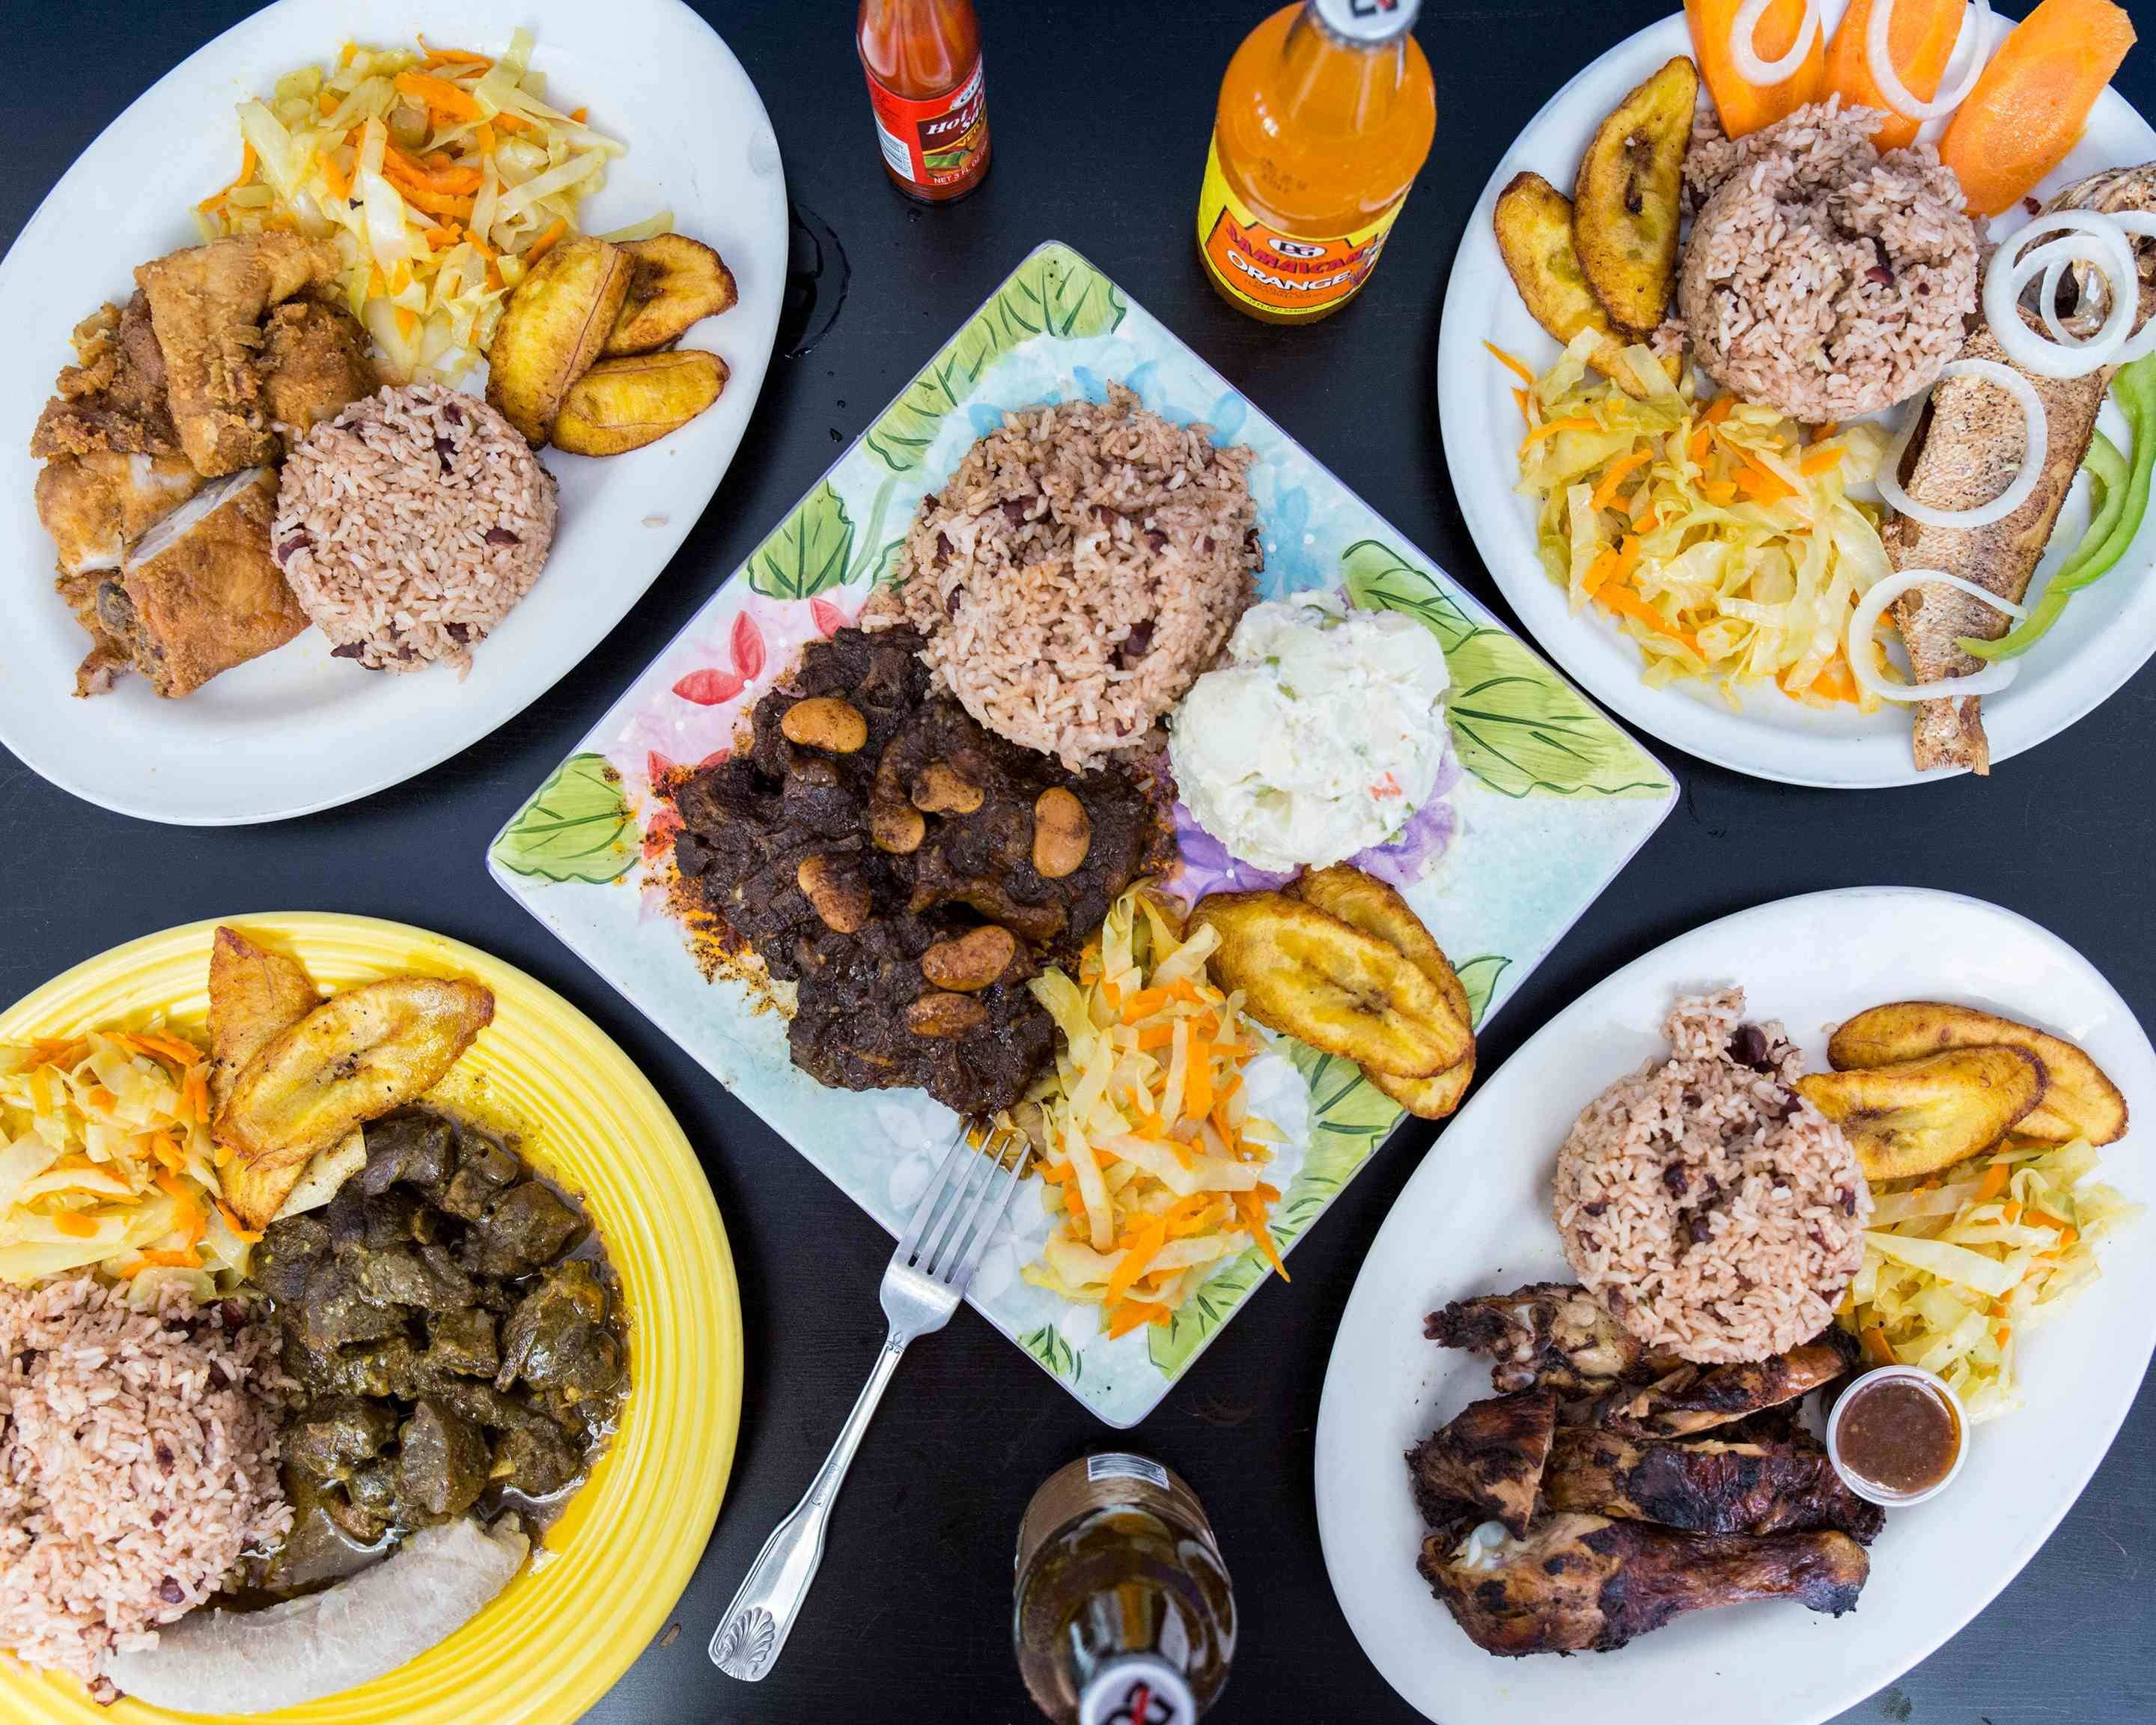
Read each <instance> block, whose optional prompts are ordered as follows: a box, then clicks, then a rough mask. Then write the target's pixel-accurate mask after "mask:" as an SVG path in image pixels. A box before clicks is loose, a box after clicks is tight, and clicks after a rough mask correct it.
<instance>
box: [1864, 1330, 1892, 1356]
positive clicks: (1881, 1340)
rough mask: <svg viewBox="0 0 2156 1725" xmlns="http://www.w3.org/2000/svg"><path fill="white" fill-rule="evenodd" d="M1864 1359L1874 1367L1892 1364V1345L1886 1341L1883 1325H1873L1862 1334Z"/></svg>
mask: <svg viewBox="0 0 2156 1725" xmlns="http://www.w3.org/2000/svg"><path fill="white" fill-rule="evenodd" d="M1864 1357H1865V1358H1866V1359H1868V1360H1870V1361H1871V1362H1872V1363H1873V1364H1875V1365H1881V1366H1891V1365H1892V1364H1893V1363H1894V1344H1893V1343H1891V1342H1889V1341H1888V1340H1887V1339H1886V1327H1885V1326H1884V1325H1881V1324H1874V1325H1873V1326H1872V1327H1871V1328H1870V1329H1868V1330H1866V1332H1864Z"/></svg>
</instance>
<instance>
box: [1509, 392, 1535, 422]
mask: <svg viewBox="0 0 2156 1725" xmlns="http://www.w3.org/2000/svg"><path fill="white" fill-rule="evenodd" d="M1512 403H1513V405H1514V406H1515V407H1517V408H1519V410H1520V418H1521V419H1522V422H1523V423H1525V424H1527V425H1530V426H1532V424H1534V423H1535V416H1534V415H1533V414H1532V413H1529V412H1528V411H1527V391H1526V390H1524V389H1515V390H1514V391H1513V392H1512Z"/></svg>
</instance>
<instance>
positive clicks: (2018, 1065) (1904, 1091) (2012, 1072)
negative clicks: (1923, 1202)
mask: <svg viewBox="0 0 2156 1725" xmlns="http://www.w3.org/2000/svg"><path fill="white" fill-rule="evenodd" d="M1797 1091H1798V1092H1799V1094H1800V1095H1801V1096H1803V1097H1804V1100H1805V1101H1808V1102H1809V1103H1810V1104H1811V1105H1812V1106H1814V1107H1815V1108H1817V1109H1818V1110H1819V1111H1820V1113H1822V1114H1824V1115H1825V1116H1826V1117H1827V1118H1828V1119H1829V1120H1831V1121H1834V1122H1836V1123H1837V1124H1838V1125H1839V1126H1840V1127H1841V1129H1842V1130H1843V1131H1844V1132H1847V1133H1848V1134H1849V1141H1850V1142H1851V1144H1852V1145H1854V1146H1855V1147H1856V1160H1857V1163H1858V1165H1859V1166H1860V1167H1861V1168H1863V1170H1864V1175H1865V1178H1866V1179H1870V1180H1896V1179H1902V1178H1906V1177H1907V1176H1908V1175H1911V1174H1929V1173H1938V1170H1939V1169H1941V1168H1951V1167H1952V1166H1953V1164H1954V1163H1957V1162H1959V1161H1961V1160H1962V1159H1963V1158H1964V1157H1969V1156H1974V1155H1975V1154H1976V1153H1977V1152H1979V1150H1985V1149H1989V1147H1991V1146H1992V1145H1994V1144H1995V1143H1997V1142H1999V1140H2000V1139H2001V1138H2003V1137H2005V1136H2006V1132H2007V1128H2008V1127H2011V1126H2012V1125H2013V1124H2014V1123H2015V1122H2016V1121H2018V1120H2020V1119H2021V1118H2022V1117H2024V1116H2025V1115H2026V1114H2027V1113H2028V1112H2029V1111H2030V1110H2031V1109H2032V1108H2034V1107H2035V1106H2036V1104H2037V1103H2038V1102H2039V1101H2040V1100H2041V1099H2042V1097H2043V1095H2044V1063H2043V1062H2042V1061H2041V1060H2039V1059H2037V1058H2036V1056H2035V1055H2032V1054H2030V1052H2029V1050H2026V1049H2025V1048H2009V1047H2005V1046H2003V1045H2001V1046H1996V1047H1990V1048H1950V1049H1948V1050H1945V1051H1944V1052H1943V1053H1940V1054H1935V1055H1927V1056H1926V1057H1925V1058H1924V1059H1922V1060H1906V1061H1903V1062H1902V1063H1900V1064H1899V1065H1892V1066H1867V1067H1862V1068H1859V1069H1857V1070H1851V1071H1844V1072H1808V1073H1806V1074H1805V1075H1804V1076H1803V1077H1801V1078H1799V1080H1798V1081H1797Z"/></svg>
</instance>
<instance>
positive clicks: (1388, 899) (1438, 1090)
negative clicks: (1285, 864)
mask: <svg viewBox="0 0 2156 1725" xmlns="http://www.w3.org/2000/svg"><path fill="white" fill-rule="evenodd" d="M1288 891H1289V892H1290V893H1291V894H1292V895H1293V896H1295V897H1296V898H1299V899H1301V900H1302V901H1304V902H1305V903H1306V904H1312V905H1315V906H1317V908H1318V909H1319V910H1321V911H1324V912H1325V913H1326V914H1327V916H1337V917H1338V918H1339V919H1340V920H1341V921H1342V922H1345V923H1346V924H1347V926H1348V927H1351V928H1359V929H1360V930H1362V932H1363V933H1365V934H1368V935H1375V936H1376V937H1378V939H1379V940H1381V941H1383V942H1385V943H1386V944H1387V945H1388V946H1390V947H1394V948H1395V949H1396V950H1397V951H1398V952H1399V954H1400V956H1401V957H1404V958H1405V959H1406V960H1407V961H1408V963H1410V964H1412V965H1414V968H1416V969H1417V970H1419V971H1420V972H1421V973H1423V974H1424V976H1426V977H1428V978H1430V981H1431V983H1433V984H1435V987H1436V988H1437V992H1438V993H1439V994H1440V996H1442V997H1443V999H1444V1001H1445V1006H1446V1009H1448V1010H1449V1011H1450V1013H1451V1014H1452V1015H1453V1017H1455V1019H1458V1020H1459V1021H1460V1024H1463V1025H1466V1026H1467V1027H1469V1028H1468V1044H1467V1053H1466V1055H1464V1056H1463V1057H1462V1058H1461V1059H1460V1060H1457V1061H1455V1062H1454V1064H1453V1065H1450V1066H1448V1067H1447V1068H1445V1070H1444V1071H1442V1072H1440V1073H1439V1074H1438V1075H1437V1076H1435V1077H1434V1078H1396V1077H1394V1076H1392V1075H1391V1074H1390V1073H1386V1072H1374V1071H1373V1072H1367V1073H1365V1074H1364V1075H1363V1076H1365V1077H1367V1078H1368V1080H1369V1081H1370V1082H1371V1083H1373V1084H1374V1085H1375V1086H1377V1087H1378V1089H1379V1090H1381V1091H1383V1092H1384V1093H1385V1094H1386V1095H1387V1096H1390V1097H1391V1098H1392V1099H1393V1100H1394V1101H1396V1102H1398V1103H1399V1105H1400V1106H1402V1107H1403V1108H1404V1109H1406V1110H1407V1111H1408V1112H1409V1113H1410V1114H1414V1115H1418V1116H1419V1117H1421V1118H1423V1119H1424V1120H1442V1119H1444V1118H1445V1116H1446V1115H1448V1114H1450V1113H1451V1112H1452V1111H1453V1110H1454V1109H1455V1108H1457V1107H1458V1106H1460V1098H1461V1097H1462V1096H1465V1095H1466V1093H1467V1086H1468V1081H1470V1080H1471V1079H1472V1078H1473V1077H1474V1076H1475V1042H1474V1029H1473V1025H1474V1023H1475V1011H1474V1008H1473V1006H1472V1005H1471V1004H1470V1003H1469V1001H1468V999H1467V989H1466V987H1465V985H1464V984H1462V983H1461V982H1460V976H1459V973H1457V972H1456V971H1455V970H1454V969H1453V968H1452V963H1451V961H1450V959H1448V958H1447V957H1445V950H1444V948H1443V947H1440V946H1439V945H1438V943H1437V942H1436V940H1435V938H1434V937H1432V936H1431V934H1430V930H1429V929H1428V928H1426V927H1424V926H1423V920H1422V918H1421V917H1419V916H1416V915H1415V913H1414V906H1411V905H1410V904H1409V903H1408V901H1406V900H1405V899H1404V898H1403V897H1402V896H1400V895H1399V893H1398V892H1396V891H1394V890H1393V888H1391V887H1390V886H1387V885H1386V884H1385V883H1384V882H1383V881H1382V880H1378V879H1377V878H1376V877H1375V876H1373V875H1366V874H1364V873H1363V870H1360V869H1356V868H1350V867H1349V866H1348V865H1347V864H1346V863H1335V864H1333V865H1332V867H1330V868H1326V869H1319V870H1316V871H1315V872H1314V873H1312V874H1308V875H1304V876H1303V877H1302V878H1301V880H1297V881H1296V882H1295V883H1294V884H1293V885H1292V886H1290V887H1289V888H1288Z"/></svg>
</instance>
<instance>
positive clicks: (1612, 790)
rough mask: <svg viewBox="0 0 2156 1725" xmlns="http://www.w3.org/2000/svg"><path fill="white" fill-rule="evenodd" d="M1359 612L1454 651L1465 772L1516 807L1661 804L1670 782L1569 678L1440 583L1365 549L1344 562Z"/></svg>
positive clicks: (1452, 718)
mask: <svg viewBox="0 0 2156 1725" xmlns="http://www.w3.org/2000/svg"><path fill="white" fill-rule="evenodd" d="M1340 567H1341V574H1342V579H1343V581H1344V582H1345V583H1346V586H1347V596H1348V599H1349V601H1350V603H1353V604H1355V605H1357V606H1358V607H1360V608H1364V609H1368V610H1387V611H1402V612H1405V613H1406V614H1408V615H1409V616H1410V617H1413V618H1415V619H1418V620H1419V621H1420V622H1421V623H1422V624H1424V627H1426V628H1427V629H1429V630H1430V633H1431V634H1435V636H1436V637H1437V639H1438V641H1439V643H1440V645H1442V646H1443V647H1444V649H1445V664H1446V665H1447V666H1448V668H1449V669H1450V670H1451V672H1452V691H1451V692H1450V694H1449V695H1447V696H1446V697H1445V718H1446V720H1447V721H1448V722H1450V725H1451V726H1452V741H1453V744H1454V747H1456V748H1458V750H1459V751H1460V765H1462V766H1463V767H1465V768H1466V769H1467V770H1468V771H1469V772H1470V773H1473V774H1474V775H1475V776H1476V778H1479V779H1481V781H1482V783H1485V784H1486V785H1488V786H1489V787H1490V788H1491V790H1493V791H1496V792H1499V793H1502V794H1503V795H1505V796H1507V797H1528V796H1537V795H1542V796H1554V797H1660V796H1666V795H1667V794H1668V793H1669V789H1670V785H1669V781H1668V780H1667V779H1666V778H1663V777H1662V776H1661V774H1660V773H1657V772H1655V768H1654V765H1653V763H1652V762H1650V761H1649V760H1648V758H1647V757H1646V756H1645V755H1644V754H1642V753H1641V752H1640V751H1639V749H1637V748H1636V747H1634V746H1633V743H1632V741H1631V739H1630V737H1626V736H1625V733H1624V732H1622V731H1620V730H1619V729H1618V728H1617V726H1615V725H1614V724H1612V723H1611V722H1610V721H1609V720H1608V719H1605V718H1604V717H1603V716H1602V715H1601V714H1600V713H1599V712H1597V711H1595V710H1594V708H1593V707H1592V706H1589V705H1588V703H1587V701H1585V700H1584V698H1583V697H1582V696H1580V695H1578V693H1577V692H1576V691H1574V690H1573V687H1572V685H1570V684H1568V683H1567V682H1566V681H1565V680H1563V678H1561V677H1560V676H1558V675H1557V673H1556V672H1555V671H1553V670H1551V669H1550V668H1549V667H1548V665H1544V664H1543V662H1542V660H1539V659H1537V657H1536V656H1535V655H1533V654H1532V652H1530V651H1529V650H1528V649H1527V648H1526V647H1525V646H1524V645H1522V644H1521V643H1520V642H1519V641H1518V640H1517V639H1514V638H1513V637H1512V636H1511V635H1509V634H1506V633H1505V632H1504V630H1502V629H1490V628H1486V627H1485V626H1483V625H1482V624H1478V623H1476V621H1475V620H1474V619H1472V618H1471V617H1470V616H1468V614H1466V612H1465V611H1463V610H1462V609H1461V608H1460V607H1459V606H1458V605H1456V604H1455V603H1453V601H1452V600H1451V599H1450V598H1447V597H1446V595H1445V593H1444V592H1443V590H1442V589H1441V588H1439V586H1438V584H1437V582H1436V581H1435V578H1433V577H1431V576H1430V575H1429V574H1427V573H1425V572H1424V571H1422V570H1420V569H1418V568H1416V567H1414V565H1413V564H1411V563H1409V562H1406V561H1405V560H1404V558H1402V557H1400V555H1399V553H1398V552H1394V551H1393V550H1392V549H1391V548H1390V547H1387V546H1384V545H1381V544H1379V543H1378V542H1377V541H1376V540H1374V539H1363V540H1358V541H1357V542H1355V543H1354V544H1353V545H1351V546H1349V547H1347V550H1346V551H1344V552H1342V553H1341V556H1340Z"/></svg>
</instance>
